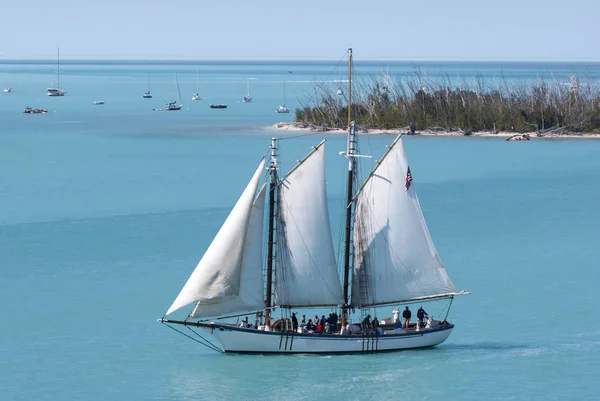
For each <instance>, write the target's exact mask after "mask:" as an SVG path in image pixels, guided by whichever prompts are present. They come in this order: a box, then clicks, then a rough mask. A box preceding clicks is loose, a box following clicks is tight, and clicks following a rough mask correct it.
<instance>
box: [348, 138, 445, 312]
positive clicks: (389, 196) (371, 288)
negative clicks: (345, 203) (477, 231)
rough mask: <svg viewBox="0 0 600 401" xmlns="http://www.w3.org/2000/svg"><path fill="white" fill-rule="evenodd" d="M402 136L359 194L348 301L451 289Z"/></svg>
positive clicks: (388, 299)
mask: <svg viewBox="0 0 600 401" xmlns="http://www.w3.org/2000/svg"><path fill="white" fill-rule="evenodd" d="M407 173H408V161H407V159H406V155H405V153H404V147H403V145H402V140H401V139H400V138H398V139H397V140H396V141H395V142H394V144H392V146H391V147H390V149H389V151H388V153H387V154H386V155H385V156H384V158H383V160H382V161H381V162H380V164H379V166H377V167H376V169H375V170H374V171H373V173H372V174H371V175H370V177H369V178H368V179H367V181H366V183H365V185H364V186H363V188H362V190H361V192H360V193H359V194H358V196H357V199H356V206H355V218H354V271H353V281H352V303H353V304H354V305H363V306H368V305H374V304H384V303H393V302H396V301H401V300H410V299H414V298H418V297H426V296H434V295H441V294H447V293H453V292H455V291H456V290H455V288H454V285H453V284H452V282H451V281H450V278H449V277H448V274H447V273H446V269H445V268H444V265H443V264H442V262H441V260H440V258H439V256H438V253H437V251H436V249H435V246H434V245H433V241H432V239H431V235H430V234H429V230H428V228H427V224H426V223H425V218H424V217H423V212H422V211H421V206H420V205H419V199H418V198H417V193H416V192H415V188H414V185H413V184H412V176H411V182H410V184H411V185H409V186H408V189H407Z"/></svg>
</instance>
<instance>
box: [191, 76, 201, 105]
mask: <svg viewBox="0 0 600 401" xmlns="http://www.w3.org/2000/svg"><path fill="white" fill-rule="evenodd" d="M201 99H202V98H201V97H200V92H198V70H196V93H194V94H193V95H192V100H201Z"/></svg>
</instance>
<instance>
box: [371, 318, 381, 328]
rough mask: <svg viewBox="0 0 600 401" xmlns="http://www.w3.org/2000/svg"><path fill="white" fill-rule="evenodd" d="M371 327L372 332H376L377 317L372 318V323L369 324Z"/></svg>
mask: <svg viewBox="0 0 600 401" xmlns="http://www.w3.org/2000/svg"><path fill="white" fill-rule="evenodd" d="M371 327H372V328H373V330H377V328H378V327H379V320H377V316H375V317H374V318H373V321H372V322H371Z"/></svg>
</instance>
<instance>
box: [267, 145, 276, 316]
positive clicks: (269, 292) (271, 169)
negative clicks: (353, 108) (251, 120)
mask: <svg viewBox="0 0 600 401" xmlns="http://www.w3.org/2000/svg"><path fill="white" fill-rule="evenodd" d="M276 150H277V147H276V139H275V138H271V163H270V165H269V176H270V180H269V233H268V241H267V275H266V276H267V277H266V281H267V286H266V287H267V288H266V294H265V327H269V326H270V325H271V307H272V306H273V301H272V299H271V295H272V292H273V288H272V284H273V242H274V241H273V236H274V231H275V190H276V187H277V155H276V153H275V151H276Z"/></svg>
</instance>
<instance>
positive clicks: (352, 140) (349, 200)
mask: <svg viewBox="0 0 600 401" xmlns="http://www.w3.org/2000/svg"><path fill="white" fill-rule="evenodd" d="M347 101H348V141H347V144H346V153H345V157H346V158H347V159H348V178H347V188H346V203H345V204H346V228H345V235H344V266H343V273H344V282H343V286H342V289H343V292H344V304H343V305H342V327H344V326H346V321H347V320H348V309H349V308H350V303H349V300H350V291H349V290H350V273H351V269H352V266H351V260H352V259H351V253H352V250H351V247H352V236H353V233H352V221H353V218H352V217H353V209H354V207H353V203H354V202H353V199H354V188H353V183H354V178H355V174H356V173H355V170H356V160H355V157H354V155H355V153H356V134H355V127H354V122H353V121H352V110H351V109H352V48H349V49H348V98H347Z"/></svg>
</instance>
